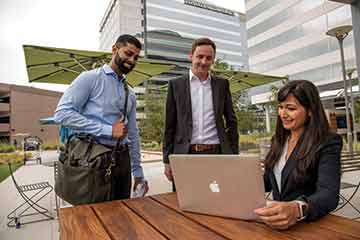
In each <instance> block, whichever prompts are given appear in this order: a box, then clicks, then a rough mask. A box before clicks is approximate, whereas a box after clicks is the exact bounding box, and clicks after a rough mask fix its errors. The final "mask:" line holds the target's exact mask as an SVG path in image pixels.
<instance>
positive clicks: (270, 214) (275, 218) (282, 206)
mask: <svg viewBox="0 0 360 240" xmlns="http://www.w3.org/2000/svg"><path fill="white" fill-rule="evenodd" d="M254 211H255V213H256V214H257V215H258V216H259V218H260V219H261V220H262V221H264V223H266V224H267V225H269V226H270V227H272V228H275V229H288V228H289V227H291V226H292V225H294V224H295V223H296V222H297V219H298V217H299V215H300V213H299V207H298V203H297V202H295V201H291V202H278V201H268V202H267V203H266V207H263V208H258V209H255V210H254Z"/></svg>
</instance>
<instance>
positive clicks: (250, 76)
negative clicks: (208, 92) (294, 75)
mask: <svg viewBox="0 0 360 240" xmlns="http://www.w3.org/2000/svg"><path fill="white" fill-rule="evenodd" d="M212 72H213V74H215V75H216V76H218V77H222V78H225V79H227V80H229V82H230V91H231V92H232V93H235V92H238V91H241V90H245V89H248V88H252V87H256V86H260V85H264V84H268V83H271V82H275V81H280V80H284V79H287V77H284V76H270V75H264V74H260V73H252V72H243V71H234V70H218V69H213V70H212Z"/></svg>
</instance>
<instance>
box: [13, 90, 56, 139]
mask: <svg viewBox="0 0 360 240" xmlns="http://www.w3.org/2000/svg"><path fill="white" fill-rule="evenodd" d="M61 95H62V94H61V93H57V92H51V91H46V90H39V89H33V88H27V87H17V86H13V87H11V92H10V133H11V136H12V137H11V140H13V136H14V135H15V134H17V133H29V134H30V135H35V136H38V137H40V138H41V139H42V140H43V141H44V142H48V143H49V142H51V143H58V142H59V135H58V128H57V126H54V125H41V124H40V122H39V119H40V118H45V117H50V116H52V115H53V113H54V110H55V108H56V106H57V103H58V101H59V99H60V97H61Z"/></svg>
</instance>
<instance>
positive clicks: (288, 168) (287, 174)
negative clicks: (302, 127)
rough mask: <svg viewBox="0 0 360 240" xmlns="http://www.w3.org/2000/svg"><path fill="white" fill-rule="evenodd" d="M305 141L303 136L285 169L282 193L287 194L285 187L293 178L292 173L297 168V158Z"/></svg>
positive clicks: (282, 177)
mask: <svg viewBox="0 0 360 240" xmlns="http://www.w3.org/2000/svg"><path fill="white" fill-rule="evenodd" d="M302 140H303V136H301V137H300V139H299V140H298V142H297V144H296V146H295V148H294V150H293V151H292V153H291V155H290V157H289V159H288V160H287V161H286V164H285V166H284V169H283V170H282V172H281V193H283V192H285V186H286V183H287V182H288V180H289V178H290V177H291V176H290V175H291V173H293V172H294V169H295V168H296V165H297V162H296V157H297V155H298V153H299V151H300V146H301V143H302Z"/></svg>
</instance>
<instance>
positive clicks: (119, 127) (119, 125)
mask: <svg viewBox="0 0 360 240" xmlns="http://www.w3.org/2000/svg"><path fill="white" fill-rule="evenodd" d="M127 134H128V128H127V126H126V125H125V123H124V120H123V119H122V118H119V119H118V120H117V121H116V122H115V123H114V124H113V125H112V137H113V138H115V139H123V138H125V137H126V135H127Z"/></svg>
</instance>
